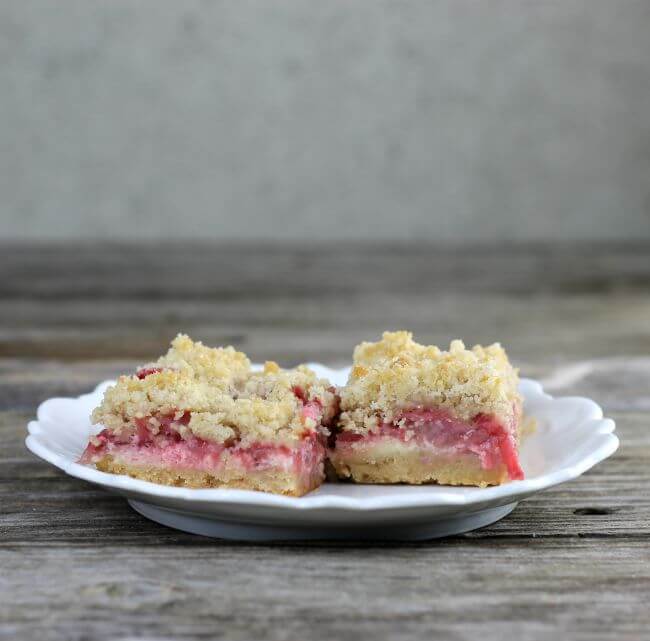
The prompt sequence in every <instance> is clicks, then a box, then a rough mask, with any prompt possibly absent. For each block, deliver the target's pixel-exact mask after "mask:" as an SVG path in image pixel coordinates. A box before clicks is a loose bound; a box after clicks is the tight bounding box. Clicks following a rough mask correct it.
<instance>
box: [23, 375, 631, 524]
mask: <svg viewBox="0 0 650 641" xmlns="http://www.w3.org/2000/svg"><path fill="white" fill-rule="evenodd" d="M310 365H311V366H316V367H315V368H316V369H320V370H321V371H329V372H336V373H337V375H339V376H340V375H342V373H343V372H344V371H347V370H348V369H349V368H348V367H344V368H329V367H326V366H324V365H322V364H320V363H310ZM113 382H114V381H111V380H107V381H102V382H101V383H99V384H98V385H97V386H96V387H95V389H94V390H93V391H91V392H87V393H85V394H80V395H78V396H76V397H53V398H50V399H47V400H45V401H43V402H42V403H40V404H39V406H38V408H37V418H36V419H35V420H32V421H30V422H29V423H28V425H27V430H28V436H27V438H26V440H25V444H26V446H27V448H28V449H29V450H30V451H31V452H32V453H33V454H34V455H36V456H37V457H39V458H41V459H42V460H44V461H46V462H47V463H50V464H51V465H54V466H55V467H57V468H58V469H60V470H62V471H63V472H65V473H66V474H68V475H69V476H72V477H74V478H78V479H80V480H83V481H87V482H89V483H94V484H96V485H100V486H101V487H103V488H105V489H107V490H109V491H114V492H118V493H120V494H128V495H131V496H132V495H133V494H137V495H138V496H140V497H146V498H147V499H151V500H152V501H153V502H156V500H157V499H167V500H176V501H182V502H184V503H187V504H188V509H189V508H191V505H192V504H197V503H201V504H205V503H208V504H213V505H215V506H218V505H220V504H230V505H233V504H239V505H246V506H249V507H252V508H254V507H267V508H268V507H275V508H281V509H285V510H291V511H297V512H304V511H307V512H309V511H313V510H337V511H364V512H366V511H368V512H374V511H379V510H387V509H389V510H395V509H409V508H424V507H430V508H436V507H438V508H441V507H445V508H450V507H457V508H471V507H473V506H477V507H479V506H481V505H484V504H486V503H488V504H489V503H493V502H495V501H505V500H507V501H518V500H521V499H523V498H526V497H527V496H530V495H532V494H535V493H537V492H539V491H542V490H545V489H548V488H550V487H554V486H556V485H559V484H561V483H565V482H567V481H570V480H573V479H575V478H578V477H579V476H581V475H582V474H584V473H585V472H586V471H588V470H589V469H591V468H592V467H594V466H595V465H597V464H598V463H600V462H602V461H603V460H605V459H607V458H609V457H610V456H611V455H612V454H614V452H616V450H617V449H618V447H619V445H620V441H619V439H618V437H617V436H616V434H614V432H615V429H616V425H615V422H614V421H613V420H612V419H611V418H606V417H604V416H603V411H602V408H601V407H600V406H599V405H598V404H597V403H595V402H594V401H593V400H591V399H589V398H586V397H582V396H558V397H553V396H552V395H550V394H548V393H546V392H545V391H544V389H543V386H542V384H541V383H540V382H539V381H536V380H534V379H530V378H522V379H520V388H523V389H524V391H525V393H526V394H527V396H526V398H531V399H532V398H538V399H541V400H543V401H544V402H547V403H548V402H551V403H553V402H558V401H562V402H571V403H574V404H580V405H582V406H583V407H584V408H585V410H587V416H586V417H585V418H583V422H586V421H592V422H594V423H595V425H594V430H593V431H594V433H598V434H600V435H602V436H604V437H605V436H606V437H607V438H604V439H602V440H601V441H600V442H599V443H598V444H597V446H594V448H593V449H592V450H590V451H589V452H587V453H585V455H584V456H582V457H581V458H580V459H579V460H578V461H576V462H574V463H573V464H572V465H568V466H565V467H562V468H560V469H559V470H555V471H553V472H547V473H545V474H541V475H539V476H536V477H532V478H529V479H524V480H522V481H510V482H509V483H505V484H503V485H497V486H491V487H487V488H478V487H468V488H447V489H449V490H451V491H448V492H446V493H445V492H444V491H442V488H444V487H445V486H431V487H435V488H436V494H435V495H433V494H427V493H424V492H420V491H417V492H412V493H411V494H409V491H411V490H413V489H414V488H413V486H408V485H404V486H400V488H401V489H403V490H404V492H400V493H396V494H392V495H383V496H365V497H363V496H362V497H359V496H345V495H344V494H343V495H341V494H327V495H322V494H321V495H319V489H316V490H314V491H312V492H310V493H308V494H306V495H304V496H301V497H292V496H282V495H277V494H270V493H266V492H258V491H253V490H239V489H232V488H209V489H194V488H182V487H173V486H167V485H159V484H157V483H151V482H149V481H143V480H141V479H134V478H131V477H129V476H125V475H117V474H110V473H106V472H100V471H99V470H97V469H95V468H92V467H89V466H86V465H82V464H80V463H77V462H75V461H73V460H70V458H69V457H66V456H64V455H62V454H59V453H58V452H55V451H54V450H52V449H51V448H50V447H48V445H47V444H46V443H44V442H43V441H42V440H40V439H39V436H40V435H42V434H44V433H46V432H47V426H46V425H44V423H46V420H45V412H46V410H47V404H48V403H50V402H52V401H58V400H66V401H77V402H82V401H83V400H84V399H86V400H87V399H88V398H89V397H91V396H94V395H96V394H97V393H100V392H101V391H102V390H103V389H105V388H106V387H107V386H108V385H110V384H112V383H113ZM327 485H330V484H324V486H327ZM331 485H338V484H331ZM347 485H348V484H347V483H341V484H340V485H338V486H339V487H341V488H344V487H346V486H347ZM350 487H355V488H358V487H360V485H359V484H350ZM393 487H394V486H393ZM417 487H418V488H423V487H427V486H417ZM141 500H142V499H141Z"/></svg>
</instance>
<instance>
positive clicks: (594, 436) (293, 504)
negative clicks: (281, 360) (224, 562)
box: [26, 364, 619, 541]
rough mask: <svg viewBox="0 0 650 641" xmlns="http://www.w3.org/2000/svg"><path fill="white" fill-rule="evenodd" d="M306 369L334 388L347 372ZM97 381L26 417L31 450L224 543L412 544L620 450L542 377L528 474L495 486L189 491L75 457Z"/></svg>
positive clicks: (490, 514) (589, 413)
mask: <svg viewBox="0 0 650 641" xmlns="http://www.w3.org/2000/svg"><path fill="white" fill-rule="evenodd" d="M312 367H313V368H314V369H315V370H316V371H317V372H319V373H320V374H321V375H323V376H326V377H327V378H329V379H330V380H331V381H332V382H333V383H335V384H343V383H344V382H345V380H346V378H347V374H348V371H349V370H348V368H345V369H341V370H331V369H328V368H326V367H323V366H322V365H317V364H313V365H312ZM111 382H112V381H106V382H104V383H101V384H100V385H99V386H98V387H97V388H96V389H95V390H94V391H93V392H91V393H90V394H84V395H83V396H80V397H78V398H52V399H49V400H47V401H45V402H44V403H42V404H41V405H40V406H39V408H38V418H37V420H35V421H32V422H30V423H29V426H28V430H29V436H28V437H27V441H26V443H27V447H28V448H29V449H30V450H31V451H32V452H33V453H34V454H36V455H37V456H39V457H40V458H42V459H44V460H46V461H48V462H49V463H51V464H52V465H55V466H56V467H58V468H60V469H61V470H63V471H64V472H66V473H67V474H69V475H70V476H74V477H76V478H79V479H83V480H84V481H89V482H91V483H96V484H97V485H101V486H102V487H104V488H105V489H107V490H109V491H112V492H116V493H118V494H121V495H123V496H124V497H126V499H127V500H128V501H129V503H130V504H131V506H132V507H133V508H134V509H135V510H137V511H138V512H140V513H141V514H143V515H144V516H146V517H147V518H150V519H153V520H154V521H158V522H159V523H162V524H164V525H167V526H170V527H174V528H178V529H181V530H185V531H188V532H194V533H197V534H203V535H207V536H215V537H220V538H228V539H239V540H253V541H264V540H289V539H294V540H295V539H389V540H418V539H429V538H436V537H440V536H446V535H449V534H456V533H460V532H467V531H469V530H473V529H476V528H479V527H483V526H484V525H488V524H490V523H493V522H495V521H497V520H498V519H500V518H502V517H504V516H505V515H507V514H509V513H510V512H511V511H512V510H513V509H514V507H515V506H516V504H517V502H518V501H520V500H521V499H524V498H526V497H528V496H530V495H531V494H535V493H536V492H539V491H541V490H544V489H546V488H549V487H552V486H554V485H558V484H559V483H564V482H565V481H569V480H571V479H574V478H576V477H578V476H580V475H581V474H583V473H584V472H585V471H586V470H588V469H589V468H591V467H593V466H594V465H596V464H597V463H599V462H600V461H602V460H604V459H606V458H607V457H608V456H611V455H612V454H613V453H614V452H615V451H616V449H617V447H618V443H619V442H618V438H617V437H616V436H615V435H614V433H613V432H614V422H613V421H612V420H611V419H608V418H603V413H602V410H601V408H600V407H599V406H598V405H596V403H594V402H593V401H591V400H589V399H586V398H578V397H566V398H553V397H551V396H549V395H548V394H545V393H544V392H543V390H542V387H541V385H540V384H539V383H537V382H535V381H532V380H529V379H523V380H522V381H521V386H520V389H521V392H522V394H523V396H524V399H525V402H524V411H525V413H526V414H527V415H530V416H534V417H535V418H536V420H537V429H536V430H535V432H534V433H533V434H532V435H530V436H528V437H527V438H526V439H525V440H524V442H523V443H522V446H521V461H522V466H523V468H524V472H525V475H526V478H525V480H523V481H514V482H511V483H507V484H505V485H500V486H498V487H489V488H473V487H445V486H438V485H426V486H417V487H410V486H404V485H385V486H380V485H353V484H348V483H340V484H337V483H326V484H324V485H323V486H322V487H320V488H319V489H317V490H316V491H314V492H312V493H310V494H308V495H307V496H303V497H300V498H294V497H285V496H276V495H273V494H265V493H263V492H252V491H247V490H231V489H223V490H218V489H208V490H194V489H188V488H179V487H167V486H164V485H156V484H154V483H149V482H147V481H140V480H137V479H132V478H130V477H128V476H117V475H114V474H106V473H104V472H99V471H98V470H96V469H94V468H91V467H87V466H85V465H80V464H79V463H77V460H78V458H79V456H80V455H81V452H82V451H83V449H84V447H85V445H86V442H87V440H88V436H89V435H90V434H91V433H93V432H97V431H98V429H97V428H96V427H93V426H92V425H91V424H90V421H89V416H90V412H91V410H92V409H93V408H94V407H95V406H96V405H97V404H98V403H99V401H100V399H101V396H102V394H103V391H104V389H106V387H107V386H109V385H110V384H111Z"/></svg>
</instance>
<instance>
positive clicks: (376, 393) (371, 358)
mask: <svg viewBox="0 0 650 641" xmlns="http://www.w3.org/2000/svg"><path fill="white" fill-rule="evenodd" d="M517 384H518V374H517V370H516V369H515V368H513V367H512V365H511V364H510V361H509V360H508V357H507V355H506V353H505V351H504V349H503V348H502V347H501V345H499V344H498V343H495V344H493V345H490V346H488V347H482V346H480V345H476V346H475V347H473V348H472V349H471V350H469V349H465V345H464V344H463V342H462V341H460V340H455V341H452V343H451V345H450V347H449V350H448V351H441V350H440V349H438V348H437V347H435V346H427V345H420V344H419V343H416V342H415V341H414V340H413V336H412V334H411V333H410V332H405V331H399V332H384V334H383V336H382V339H381V340H380V341H378V342H376V343H366V342H364V343H361V344H360V345H358V346H357V347H356V348H355V350H354V365H353V368H352V371H351V373H350V377H349V379H348V383H347V385H346V386H345V387H344V388H342V390H341V409H342V410H343V412H342V414H341V418H340V426H341V427H342V429H344V430H347V431H355V432H359V433H364V432H367V431H372V430H374V429H375V428H376V427H377V426H378V424H379V423H381V422H392V421H393V420H395V419H396V417H397V416H398V414H399V413H400V412H401V411H402V410H403V409H406V408H412V407H442V408H447V409H449V410H450V411H452V412H453V413H454V414H455V415H456V416H458V417H459V418H461V419H463V420H466V419H471V418H472V417H474V416H476V415H477V414H480V413H486V414H493V415H495V416H497V417H500V418H502V419H503V420H504V422H506V423H507V424H509V423H510V422H511V420H512V417H513V414H517V413H519V412H520V408H521V402H522V401H521V397H520V395H519V393H518V391H517Z"/></svg>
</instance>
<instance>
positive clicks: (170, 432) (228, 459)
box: [80, 412, 325, 477]
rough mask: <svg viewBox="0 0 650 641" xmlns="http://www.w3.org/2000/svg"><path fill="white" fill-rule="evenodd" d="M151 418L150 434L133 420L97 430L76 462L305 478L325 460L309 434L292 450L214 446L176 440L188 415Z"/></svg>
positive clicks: (144, 423) (322, 450)
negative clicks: (154, 426) (128, 425)
mask: <svg viewBox="0 0 650 641" xmlns="http://www.w3.org/2000/svg"><path fill="white" fill-rule="evenodd" d="M156 418H157V421H158V423H159V425H160V427H159V429H158V430H157V432H156V433H154V432H153V431H152V430H151V429H150V427H149V426H150V423H149V421H148V420H147V419H138V420H136V425H137V427H136V428H135V429H130V430H124V432H123V433H121V434H119V435H118V434H115V433H114V432H111V431H109V430H103V431H102V432H100V433H99V434H98V435H97V436H95V437H93V438H92V439H91V441H90V443H89V444H88V446H87V447H86V450H85V451H84V453H83V454H82V456H81V459H80V462H81V463H85V464H93V463H96V462H97V461H98V460H99V459H101V458H102V457H103V456H105V455H107V454H109V455H112V456H114V457H115V458H117V459H121V460H123V461H125V462H128V463H129V464H131V465H150V466H154V467H164V468H171V469H184V470H199V471H204V472H215V473H218V471H219V469H220V468H222V467H223V466H228V468H229V469H232V468H233V467H236V468H238V469H241V470H242V471H244V472H260V471H265V470H274V469H280V470H282V471H285V472H291V473H294V474H296V475H297V476H301V477H309V476H311V475H313V474H314V473H315V472H317V471H318V473H320V472H319V470H320V466H321V464H322V462H323V458H324V455H325V448H324V446H323V444H322V442H321V438H320V437H319V436H318V435H317V434H315V433H311V434H308V435H307V436H306V437H305V438H303V439H302V440H300V441H299V442H298V443H297V444H296V445H293V444H292V445H286V444H276V443H262V442H258V443H253V444H249V445H242V444H241V443H239V442H231V443H228V442H227V443H216V442H214V441H208V440H204V439H201V438H197V437H195V436H193V435H189V436H186V437H185V438H183V437H182V436H181V434H180V433H179V431H178V428H179V427H180V426H183V425H187V424H188V423H189V420H190V414H189V413H188V412H186V413H185V414H183V415H182V416H181V417H179V418H175V417H174V416H173V415H171V416H158V417H156Z"/></svg>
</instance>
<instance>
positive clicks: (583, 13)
mask: <svg viewBox="0 0 650 641" xmlns="http://www.w3.org/2000/svg"><path fill="white" fill-rule="evenodd" d="M0 92H1V95H0V197H1V200H0V237H2V238H24V239H38V238H54V239H57V238H69V237H72V238H75V237H78V238H84V237H90V238H107V237H115V238H145V237H146V238H152V237H185V238H218V239H223V238H233V239H247V238H254V239H258V238H263V239H302V238H305V239H309V240H314V239H321V238H323V239H330V238H334V239H336V238H342V237H352V238H355V239H367V238H369V239H381V238H393V237H397V238H399V239H404V240H408V239H414V238H418V239H432V240H435V239H439V240H452V241H457V240H460V239H470V240H486V241H492V240H499V239H502V238H506V239H509V240H521V239H556V238H559V239H562V238H588V239H608V238H616V239H630V238H639V237H645V238H650V2H648V1H632V0H618V1H614V0H558V1H557V2H542V1H538V2H516V1H514V0H512V1H508V2H470V1H468V0H450V1H445V2H428V1H426V2H425V1H422V2H396V1H393V2H379V1H376V0H359V1H356V2H354V1H352V2H351V1H348V0H330V1H328V2H305V3H303V2H293V1H283V0H279V1H278V0H275V1H273V2H268V1H266V0H260V1H258V2H251V1H237V2H235V1H233V2H227V3H222V2H219V3H211V2H173V1H171V0H164V1H161V0H157V1H149V2H132V1H128V2H126V1H121V0H120V1H117V0H111V1H104V2H87V1H79V2H72V1H70V0H65V1H60V2H43V3H40V2H3V3H2V5H1V6H0Z"/></svg>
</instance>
